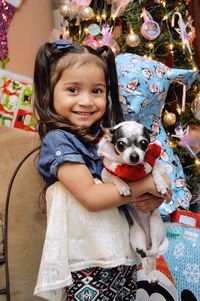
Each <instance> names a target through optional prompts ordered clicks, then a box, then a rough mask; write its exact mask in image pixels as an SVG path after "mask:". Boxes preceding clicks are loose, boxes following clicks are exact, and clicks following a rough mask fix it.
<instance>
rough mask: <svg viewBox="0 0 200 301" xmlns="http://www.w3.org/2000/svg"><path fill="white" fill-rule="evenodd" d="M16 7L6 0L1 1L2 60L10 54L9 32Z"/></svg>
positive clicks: (0, 38)
mask: <svg viewBox="0 0 200 301" xmlns="http://www.w3.org/2000/svg"><path fill="white" fill-rule="evenodd" d="M15 10H16V7H14V6H13V5H11V4H9V3H7V2H6V1H0V12H1V18H0V61H3V60H4V59H5V58H6V57H7V56H8V39H7V32H8V28H9V25H10V23H11V20H12V18H13V15H14V13H15Z"/></svg>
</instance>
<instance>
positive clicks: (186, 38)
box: [171, 12, 194, 55]
mask: <svg viewBox="0 0 200 301" xmlns="http://www.w3.org/2000/svg"><path fill="white" fill-rule="evenodd" d="M176 16H178V28H175V30H176V32H178V34H179V36H180V38H181V40H182V46H183V52H185V48H186V47H187V49H188V51H189V53H190V54H191V55H192V50H191V47H190V42H191V39H192V38H194V36H193V37H192V36H191V35H190V34H189V33H188V31H187V30H188V29H190V31H191V32H193V35H194V28H193V27H192V19H191V17H190V18H188V22H187V23H184V21H183V17H182V15H181V13H180V12H175V13H174V14H173V16H172V20H171V25H172V27H174V23H175V17H176Z"/></svg>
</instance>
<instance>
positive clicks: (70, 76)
mask: <svg viewBox="0 0 200 301" xmlns="http://www.w3.org/2000/svg"><path fill="white" fill-rule="evenodd" d="M115 68H116V67H115V61H114V56H113V53H112V51H111V50H110V49H109V48H108V47H106V46H104V47H102V48H99V49H97V50H94V49H92V48H90V47H87V46H80V45H74V44H71V43H69V42H68V41H63V40H59V41H57V42H55V43H52V44H51V43H46V44H44V45H43V46H42V47H41V48H40V49H39V51H38V54H37V57H36V62H35V72H34V83H35V98H34V111H35V113H36V116H37V119H38V122H37V129H38V132H39V134H40V137H41V139H42V146H41V152H40V156H39V163H38V165H39V172H40V174H41V175H42V177H43V178H44V180H45V182H46V184H47V186H48V189H47V193H46V198H47V211H48V212H47V213H48V225H47V233H46V239H45V244H44V249H43V256H42V261H41V265H40V271H39V277H38V282H37V286H36V289H35V294H37V295H39V296H41V297H44V298H47V299H49V300H67V301H70V300H73V301H74V300H77V301H78V300H79V301H83V300H85V301H86V300H88V301H89V300H90V301H92V300H96V301H97V300H98V301H103V300H120V301H122V300H124V301H132V300H135V295H136V268H135V263H136V257H135V254H134V252H133V250H132V249H131V248H130V244H129V225H128V223H127V220H126V218H125V216H124V215H123V214H122V213H121V212H120V211H119V210H118V209H117V207H119V206H121V205H123V204H125V203H127V202H130V201H133V198H134V202H133V206H135V207H137V208H139V209H140V210H142V211H144V212H145V211H146V212H147V211H151V210H153V209H155V208H157V207H159V206H160V204H161V202H162V201H163V198H162V196H161V195H159V194H158V193H157V191H156V188H155V186H154V183H153V179H152V176H151V175H148V176H147V177H146V178H145V179H143V180H141V181H137V182H134V183H130V187H131V189H132V190H133V197H132V198H130V197H123V196H120V195H119V193H118V191H117V189H116V188H115V186H114V185H113V184H112V183H105V184H104V183H102V182H101V171H102V163H101V160H100V158H99V157H98V156H97V142H98V140H99V137H100V136H101V130H100V124H102V125H103V126H106V127H108V126H113V125H115V124H116V123H118V122H120V121H122V113H121V108H120V103H119V97H118V85H117V76H116V69H115ZM142 195H144V196H142ZM139 196H141V197H140V199H137V198H138V197H139ZM165 199H167V200H170V189H169V195H167V196H165ZM63 287H65V291H64V297H61V295H60V294H59V293H60V289H61V288H63ZM62 298H63V299H62Z"/></svg>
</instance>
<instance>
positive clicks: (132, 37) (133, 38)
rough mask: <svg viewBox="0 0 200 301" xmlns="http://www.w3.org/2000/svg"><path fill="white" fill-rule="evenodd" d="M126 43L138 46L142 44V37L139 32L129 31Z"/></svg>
mask: <svg viewBox="0 0 200 301" xmlns="http://www.w3.org/2000/svg"><path fill="white" fill-rule="evenodd" d="M126 44H127V45H128V46H130V47H137V46H138V45H139V44H140V38H139V36H138V35H137V34H135V33H134V32H133V33H129V34H128V35H127V37H126Z"/></svg>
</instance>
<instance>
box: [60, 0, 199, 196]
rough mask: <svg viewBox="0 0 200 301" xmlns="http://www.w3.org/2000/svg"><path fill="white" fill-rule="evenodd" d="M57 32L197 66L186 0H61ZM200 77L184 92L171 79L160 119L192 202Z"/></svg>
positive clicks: (196, 167)
mask: <svg viewBox="0 0 200 301" xmlns="http://www.w3.org/2000/svg"><path fill="white" fill-rule="evenodd" d="M58 9H59V13H60V15H61V24H62V37H63V38H66V39H71V40H72V41H75V42H79V43H83V44H87V45H90V46H92V47H94V48H97V47H99V46H101V45H108V46H110V47H111V48H112V49H113V51H114V52H115V53H116V54H118V53H127V52H129V53H134V54H138V55H140V56H145V57H146V58H147V59H151V60H156V61H158V62H162V63H164V64H165V65H166V66H168V67H170V68H180V69H186V70H197V69H198V68H197V66H196V62H195V59H194V57H195V56H194V55H195V52H194V48H193V42H194V40H195V27H194V24H193V20H192V17H191V16H190V13H189V9H190V1H189V0H182V1H180V0H171V1H166V0H140V1H136V0H133V1H130V0H98V1H97V0H93V1H91V0H73V1H70V0H63V1H62V2H61V4H60V6H59V7H58ZM199 87H200V79H199V77H197V79H196V80H195V82H194V83H193V84H192V86H191V89H189V90H188V91H187V93H186V91H185V90H184V88H183V87H182V86H180V84H178V83H176V82H173V83H172V84H171V85H170V87H169V89H168V91H167V92H168V93H167V97H166V100H165V105H164V106H163V109H162V122H163V125H164V127H165V130H166V132H167V135H168V143H170V145H171V147H172V148H173V150H174V152H175V153H176V154H178V156H179V158H180V160H181V164H182V166H183V169H184V173H185V176H186V181H187V185H188V187H189V189H190V191H191V193H192V195H193V201H194V200H195V201H197V200H198V199H199V198H200V93H199V91H200V89H199Z"/></svg>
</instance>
